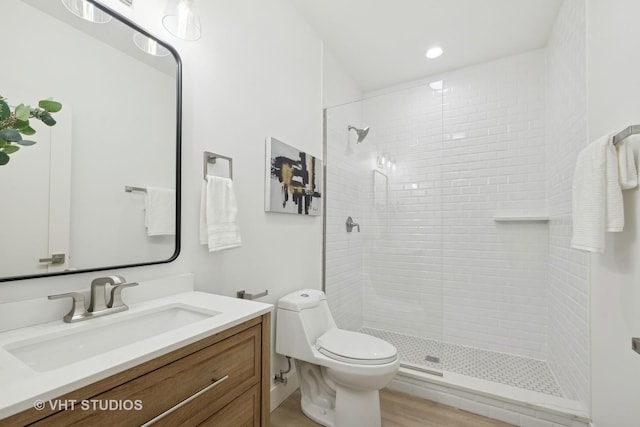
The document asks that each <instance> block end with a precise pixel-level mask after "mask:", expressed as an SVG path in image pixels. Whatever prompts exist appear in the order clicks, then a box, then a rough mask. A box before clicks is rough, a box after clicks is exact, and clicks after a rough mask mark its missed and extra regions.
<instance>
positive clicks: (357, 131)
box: [349, 125, 369, 143]
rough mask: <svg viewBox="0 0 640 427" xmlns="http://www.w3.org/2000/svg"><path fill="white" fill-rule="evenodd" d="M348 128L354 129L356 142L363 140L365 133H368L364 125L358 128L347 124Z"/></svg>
mask: <svg viewBox="0 0 640 427" xmlns="http://www.w3.org/2000/svg"><path fill="white" fill-rule="evenodd" d="M349 130H355V131H356V133H357V134H358V141H357V143H361V142H362V141H364V139H365V138H366V137H367V135H368V134H369V128H368V127H366V128H364V129H358V128H357V127H355V126H351V125H349Z"/></svg>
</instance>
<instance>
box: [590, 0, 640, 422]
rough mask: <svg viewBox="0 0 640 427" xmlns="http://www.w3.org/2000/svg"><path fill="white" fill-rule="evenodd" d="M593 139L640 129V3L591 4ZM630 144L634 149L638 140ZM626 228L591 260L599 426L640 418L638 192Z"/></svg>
mask: <svg viewBox="0 0 640 427" xmlns="http://www.w3.org/2000/svg"><path fill="white" fill-rule="evenodd" d="M587 7H588V8H587V17H588V18H587V23H588V24H587V28H588V32H587V43H588V44H587V46H588V47H587V58H588V63H587V64H588V65H587V67H588V68H587V70H588V74H587V75H588V80H587V81H588V112H589V127H588V129H589V133H588V135H589V140H592V139H594V138H597V137H598V136H600V135H603V134H605V133H607V132H610V131H618V130H621V129H623V128H624V127H626V126H628V125H631V124H638V123H640V73H639V70H640V57H639V56H638V40H639V39H640V27H639V26H638V25H637V17H638V16H640V3H639V2H637V1H636V0H615V1H610V0H589V1H588V2H587ZM632 143H633V144H634V146H635V148H636V151H637V148H638V144H640V141H638V137H633V140H632ZM624 204H625V230H624V232H623V233H609V234H608V236H607V240H606V250H605V253H604V254H603V255H593V256H592V257H591V357H592V365H591V375H592V387H593V391H592V399H593V400H592V408H593V409H592V414H593V421H594V424H595V425H596V427H634V426H637V425H638V420H640V405H639V403H640V397H639V396H640V392H639V389H638V384H640V355H638V354H636V353H634V352H633V351H632V350H631V337H632V336H636V337H637V336H640V263H639V262H638V260H639V259H640V241H639V240H638V220H637V218H638V216H639V212H640V197H639V194H638V189H635V190H629V191H625V192H624Z"/></svg>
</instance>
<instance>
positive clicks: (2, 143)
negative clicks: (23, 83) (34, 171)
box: [0, 95, 62, 166]
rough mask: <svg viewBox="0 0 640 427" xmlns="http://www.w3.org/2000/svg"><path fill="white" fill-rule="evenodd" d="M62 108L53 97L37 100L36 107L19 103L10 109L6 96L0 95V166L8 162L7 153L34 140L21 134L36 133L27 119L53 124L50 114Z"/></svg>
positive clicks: (30, 143)
mask: <svg viewBox="0 0 640 427" xmlns="http://www.w3.org/2000/svg"><path fill="white" fill-rule="evenodd" d="M61 109H62V104H60V103H59V102H56V101H54V100H53V99H43V100H41V101H40V102H38V108H31V107H30V106H29V105H24V104H20V105H18V106H16V107H15V109H14V110H13V111H11V107H10V106H9V104H7V102H6V98H4V97H3V96H2V95H0V166H4V165H6V164H7V163H9V160H11V158H10V157H9V155H11V154H13V153H15V152H16V151H18V150H20V147H21V146H22V147H28V146H30V145H33V144H35V143H36V141H33V140H29V139H24V138H23V137H22V136H23V135H25V136H31V135H33V134H35V133H36V131H35V129H33V128H32V127H31V126H30V125H29V119H36V120H40V121H41V122H42V123H44V124H45V125H47V126H53V125H55V124H56V121H55V120H54V119H53V117H52V116H51V114H53V113H57V112H58V111H60V110H61Z"/></svg>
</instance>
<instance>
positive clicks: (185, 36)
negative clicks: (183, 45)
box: [162, 0, 200, 41]
mask: <svg viewBox="0 0 640 427" xmlns="http://www.w3.org/2000/svg"><path fill="white" fill-rule="evenodd" d="M166 10H167V13H166V14H165V15H164V17H163V18H162V25H163V26H164V28H166V29H167V31H169V32H170V33H171V34H173V35H174V36H176V37H178V38H180V39H182V40H189V41H193V40H198V39H199V38H200V17H199V16H198V14H197V13H196V12H195V10H194V0H169V1H168V2H167V9H166Z"/></svg>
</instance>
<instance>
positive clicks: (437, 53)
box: [426, 46, 444, 59]
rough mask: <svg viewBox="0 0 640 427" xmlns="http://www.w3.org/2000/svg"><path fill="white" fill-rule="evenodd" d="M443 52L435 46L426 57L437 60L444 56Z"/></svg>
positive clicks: (428, 51)
mask: <svg viewBox="0 0 640 427" xmlns="http://www.w3.org/2000/svg"><path fill="white" fill-rule="evenodd" d="M443 52H444V51H443V50H442V48H441V47H440V46H433V47H432V48H429V50H427V54H426V56H427V58H429V59H436V58H437V57H439V56H440V55H442V53H443Z"/></svg>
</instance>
